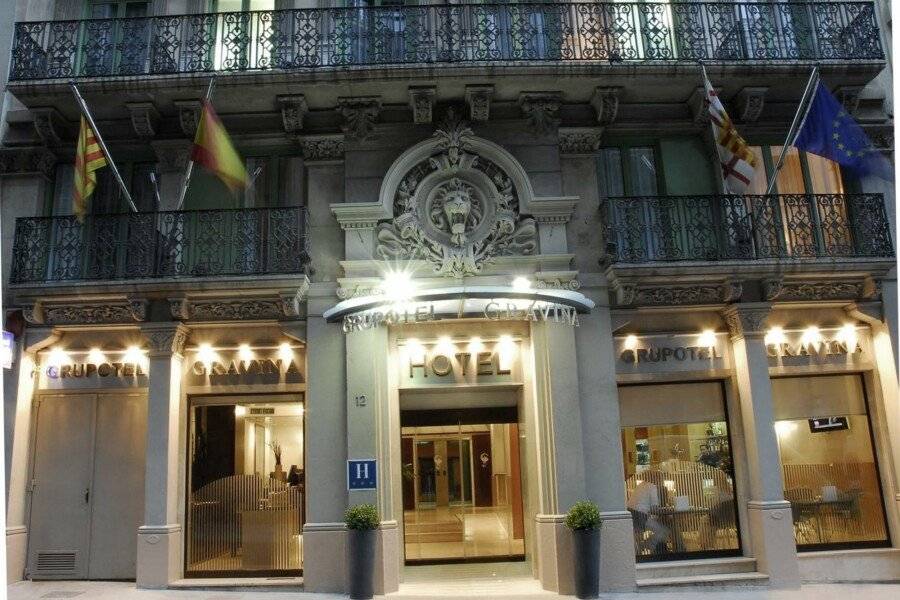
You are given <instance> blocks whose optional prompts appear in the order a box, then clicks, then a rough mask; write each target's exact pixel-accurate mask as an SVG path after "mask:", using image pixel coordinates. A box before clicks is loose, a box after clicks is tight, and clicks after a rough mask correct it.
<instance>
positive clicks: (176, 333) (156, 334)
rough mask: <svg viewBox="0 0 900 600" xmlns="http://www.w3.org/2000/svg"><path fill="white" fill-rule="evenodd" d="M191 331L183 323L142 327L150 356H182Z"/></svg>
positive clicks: (148, 324)
mask: <svg viewBox="0 0 900 600" xmlns="http://www.w3.org/2000/svg"><path fill="white" fill-rule="evenodd" d="M190 331H191V330H190V329H188V327H187V326H185V325H184V324H182V323H145V324H144V325H142V326H141V333H142V334H143V335H144V338H145V339H146V340H147V346H148V349H149V351H150V352H149V353H150V356H172V355H176V356H182V355H183V354H184V345H185V344H186V343H187V339H188V335H190Z"/></svg>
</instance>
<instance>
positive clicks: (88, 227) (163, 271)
mask: <svg viewBox="0 0 900 600" xmlns="http://www.w3.org/2000/svg"><path fill="white" fill-rule="evenodd" d="M308 262H309V258H308V250H307V233H306V211H305V209H304V208H303V207H299V206H291V207H284V208H251V209H229V210H199V211H171V212H152V213H124V214H108V215H90V216H88V217H86V218H85V220H84V222H83V223H80V222H79V221H78V219H76V218H75V217H74V216H60V217H23V218H19V219H17V220H16V233H15V239H14V241H13V259H12V268H11V276H10V283H44V282H53V281H111V280H133V279H147V278H154V277H165V278H172V277H178V278H183V277H205V276H217V275H218V276H223V275H250V276H252V275H256V276H258V275H267V274H277V273H304V272H305V269H306V265H307V264H308Z"/></svg>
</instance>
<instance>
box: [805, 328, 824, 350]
mask: <svg viewBox="0 0 900 600" xmlns="http://www.w3.org/2000/svg"><path fill="white" fill-rule="evenodd" d="M821 342H822V332H821V331H819V328H818V327H816V326H815V325H810V326H809V327H807V328H806V329H804V330H803V337H801V338H800V343H801V344H803V345H804V346H817V345H819V343H821Z"/></svg>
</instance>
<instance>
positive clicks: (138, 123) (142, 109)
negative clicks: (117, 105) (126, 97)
mask: <svg viewBox="0 0 900 600" xmlns="http://www.w3.org/2000/svg"><path fill="white" fill-rule="evenodd" d="M125 107H126V108H127V109H128V113H129V114H130V115H131V127H132V129H134V133H135V134H136V135H137V136H138V137H139V138H141V139H145V140H147V139H150V138H152V137H154V136H155V135H156V128H157V127H158V126H159V112H158V111H157V110H156V106H154V105H153V103H152V102H126V103H125Z"/></svg>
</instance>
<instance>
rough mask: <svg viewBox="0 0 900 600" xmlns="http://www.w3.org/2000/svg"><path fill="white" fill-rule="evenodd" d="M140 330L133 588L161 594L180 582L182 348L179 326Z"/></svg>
mask: <svg viewBox="0 0 900 600" xmlns="http://www.w3.org/2000/svg"><path fill="white" fill-rule="evenodd" d="M141 330H142V332H143V334H144V337H145V338H146V339H147V342H148V346H149V350H150V369H149V376H150V379H149V390H148V398H147V467H146V477H145V482H144V489H145V498H144V524H143V525H141V526H140V527H139V528H138V536H137V586H138V587H139V588H164V587H166V586H168V584H169V583H171V582H172V581H174V580H176V579H181V577H182V576H183V562H182V560H183V553H182V546H183V537H184V536H183V532H182V524H181V523H179V522H178V521H179V510H178V508H179V505H180V498H179V477H180V475H179V472H180V471H179V468H178V466H179V441H180V439H181V436H182V434H183V432H182V428H181V423H182V420H181V416H182V413H183V412H184V407H183V403H182V394H181V379H182V375H183V372H182V363H183V360H184V357H183V356H182V352H183V351H184V344H185V342H186V341H187V337H188V332H189V330H188V328H187V327H185V326H184V325H182V324H181V323H147V324H145V325H142V327H141Z"/></svg>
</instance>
